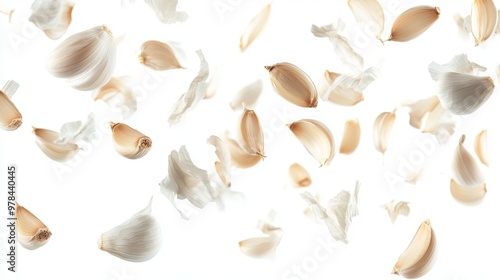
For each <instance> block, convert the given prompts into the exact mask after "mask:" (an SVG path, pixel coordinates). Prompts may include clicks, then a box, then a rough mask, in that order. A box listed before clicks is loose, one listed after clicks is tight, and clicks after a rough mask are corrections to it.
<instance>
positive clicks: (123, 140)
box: [109, 122, 153, 159]
mask: <svg viewBox="0 0 500 280" xmlns="http://www.w3.org/2000/svg"><path fill="white" fill-rule="evenodd" d="M109 124H110V126H111V132H112V134H113V143H114V146H115V150H116V151H117V152H118V153H119V154H120V155H122V156H124V157H126V158H129V159H138V158H141V157H143V156H145V155H146V154H147V153H148V152H149V150H150V149H151V146H152V144H153V141H152V140H151V138H149V137H148V136H146V135H144V134H142V133H141V132H139V131H137V130H135V129H133V128H132V127H130V126H128V125H126V124H124V123H114V122H110V123H109Z"/></svg>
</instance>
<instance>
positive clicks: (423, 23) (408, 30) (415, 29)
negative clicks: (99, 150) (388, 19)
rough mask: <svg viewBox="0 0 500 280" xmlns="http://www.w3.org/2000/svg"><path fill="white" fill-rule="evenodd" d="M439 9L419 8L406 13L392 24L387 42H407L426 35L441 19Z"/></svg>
mask: <svg viewBox="0 0 500 280" xmlns="http://www.w3.org/2000/svg"><path fill="white" fill-rule="evenodd" d="M439 14H440V9H439V7H431V6H417V7H413V8H410V9H408V10H406V11H404V12H403V13H402V14H401V15H399V16H398V17H397V18H396V20H395V21H394V23H393V24H392V29H391V35H390V36H389V39H387V41H397V42H406V41H410V40H412V39H415V38H416V37H418V36H419V35H421V34H422V33H424V32H425V31H426V30H427V29H429V27H431V25H432V24H433V23H434V22H435V21H436V20H437V19H438V18H439Z"/></svg>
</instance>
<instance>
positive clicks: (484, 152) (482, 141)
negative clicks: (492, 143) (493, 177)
mask: <svg viewBox="0 0 500 280" xmlns="http://www.w3.org/2000/svg"><path fill="white" fill-rule="evenodd" d="M474 151H475V152H476V155H477V157H478V158H479V160H480V161H481V162H482V163H483V164H484V165H486V166H490V161H489V155H488V131H487V130H486V129H485V130H483V131H481V132H480V133H479V134H478V135H477V136H476V139H474Z"/></svg>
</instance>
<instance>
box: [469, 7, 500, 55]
mask: <svg viewBox="0 0 500 280" xmlns="http://www.w3.org/2000/svg"><path fill="white" fill-rule="evenodd" d="M497 17H498V12H497V8H496V7H495V3H494V2H493V1H492V0H474V2H473V3H472V8H471V12H470V20H471V31H472V35H473V36H474V40H475V43H476V46H477V45H479V44H481V43H483V42H484V41H486V40H487V39H488V38H489V37H490V36H491V35H492V34H493V31H495V27H496V25H497Z"/></svg>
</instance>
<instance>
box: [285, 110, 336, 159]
mask: <svg viewBox="0 0 500 280" xmlns="http://www.w3.org/2000/svg"><path fill="white" fill-rule="evenodd" d="M287 126H288V128H289V129H290V130H291V131H292V132H293V134H294V135H295V137H297V139H299V141H300V142H301V143H302V145H304V147H305V148H306V150H307V151H308V152H309V154H311V155H312V156H313V157H314V158H315V159H316V160H317V161H318V162H319V163H320V166H323V165H329V164H330V162H331V161H332V159H333V157H334V156H335V152H336V151H335V149H336V147H335V140H334V138H333V135H332V133H331V132H330V129H329V128H328V127H327V126H326V125H325V124H323V123H322V122H320V121H317V120H312V119H302V120H298V121H295V122H293V123H290V124H287Z"/></svg>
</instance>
